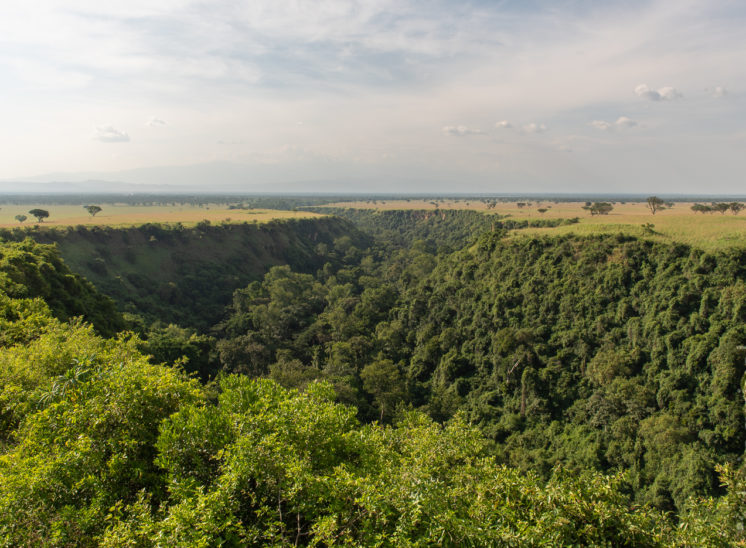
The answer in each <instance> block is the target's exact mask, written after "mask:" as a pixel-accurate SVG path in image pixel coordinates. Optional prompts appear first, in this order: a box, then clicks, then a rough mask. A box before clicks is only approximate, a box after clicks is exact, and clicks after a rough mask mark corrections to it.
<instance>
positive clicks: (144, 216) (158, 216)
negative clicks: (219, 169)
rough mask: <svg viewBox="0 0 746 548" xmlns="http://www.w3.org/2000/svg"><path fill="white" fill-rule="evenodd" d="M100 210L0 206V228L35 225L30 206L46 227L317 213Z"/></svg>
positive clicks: (214, 208)
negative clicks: (40, 212)
mask: <svg viewBox="0 0 746 548" xmlns="http://www.w3.org/2000/svg"><path fill="white" fill-rule="evenodd" d="M101 207H102V210H101V212H100V213H98V214H96V215H95V216H91V215H89V214H88V213H87V212H86V210H85V209H84V208H83V206H82V205H68V204H43V203H41V204H32V203H29V204H22V205H9V204H8V205H0V227H3V228H10V227H16V226H24V225H31V224H36V223H37V221H36V219H35V218H34V217H33V215H30V214H29V211H31V210H32V209H36V208H38V209H43V210H46V211H48V212H49V217H48V218H47V219H44V221H43V223H41V224H43V225H45V226H47V225H49V226H59V227H66V226H77V225H86V226H110V227H127V226H137V225H141V224H144V223H182V224H184V225H186V226H190V225H194V224H196V223H198V222H200V221H204V220H207V221H210V222H213V223H216V222H229V223H230V222H233V223H242V222H246V221H248V222H251V221H256V222H259V223H263V222H267V221H271V220H274V219H308V218H312V217H317V216H318V214H316V213H312V212H306V211H282V210H275V209H271V210H270V209H228V208H227V207H226V204H206V205H204V206H197V205H190V204H174V205H165V204H164V205H130V204H124V203H122V204H103V205H102V206H101ZM16 215H25V216H26V217H27V219H26V220H25V221H24V222H23V223H19V222H18V220H17V219H16V218H15V217H16Z"/></svg>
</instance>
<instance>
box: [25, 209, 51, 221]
mask: <svg viewBox="0 0 746 548" xmlns="http://www.w3.org/2000/svg"><path fill="white" fill-rule="evenodd" d="M29 214H30V215H33V216H34V217H36V220H37V221H39V222H40V223H43V222H44V219H46V218H47V217H49V211H47V210H46V209H32V210H31V211H29Z"/></svg>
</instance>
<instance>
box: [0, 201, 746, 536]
mask: <svg viewBox="0 0 746 548" xmlns="http://www.w3.org/2000/svg"><path fill="white" fill-rule="evenodd" d="M344 216H345V217H346V218H347V219H348V220H349V221H352V222H354V223H356V225H357V227H358V229H362V230H363V231H366V232H368V233H369V234H370V235H371V236H365V235H363V234H362V233H358V232H357V230H358V229H355V228H353V227H352V225H347V224H346V225H339V226H348V227H349V228H346V229H345V230H342V231H337V232H333V231H329V232H328V238H327V239H324V240H322V239H321V238H319V237H317V238H316V239H315V240H314V238H313V237H312V234H313V227H314V224H313V223H320V224H318V225H315V226H316V227H318V230H323V229H322V228H321V227H323V226H324V224H323V222H321V221H303V223H307V224H297V223H296V224H293V223H286V224H284V225H279V224H278V226H277V228H276V229H275V230H276V231H278V233H280V234H282V235H283V239H282V241H283V242H284V245H285V247H284V248H283V250H284V251H283V253H284V254H283V255H281V256H280V255H277V254H275V255H274V257H277V258H278V260H276V262H268V263H266V264H264V263H262V265H261V266H262V269H257V270H256V272H257V274H255V275H254V277H253V278H251V280H253V281H250V283H248V284H246V283H244V284H243V285H242V286H239V288H238V289H237V290H236V291H235V292H234V293H233V297H232V303H230V304H229V306H228V307H227V308H226V309H225V310H224V312H223V313H222V319H220V321H218V320H217V319H215V320H214V321H213V322H211V323H212V324H213V325H206V324H205V323H204V322H203V323H202V324H199V323H196V322H193V321H191V319H190V318H192V317H194V315H195V314H196V313H195V312H194V310H195V309H194V308H190V307H193V304H194V303H193V302H184V303H181V302H180V298H175V299H174V300H173V302H172V303H171V304H170V307H171V309H172V312H169V313H171V314H174V315H172V316H167V315H164V316H163V317H161V318H158V317H157V313H158V311H157V310H155V309H149V310H148V309H146V310H137V309H136V303H135V304H134V305H133V301H131V300H130V301H129V303H130V304H129V308H128V309H127V311H128V314H126V315H125V316H122V315H121V314H120V313H119V312H118V311H117V310H116V308H115V305H114V303H113V302H112V301H111V300H110V299H109V298H108V297H105V296H103V295H102V294H101V293H100V292H99V291H98V290H97V289H96V288H95V287H94V286H93V285H91V284H90V283H89V282H86V281H85V280H84V279H82V278H81V277H80V276H78V275H76V274H73V273H72V272H71V271H70V270H69V268H68V267H67V266H66V264H65V262H63V261H62V260H61V259H60V253H61V252H63V251H64V249H65V248H64V245H63V243H62V242H59V243H58V247H55V246H52V245H45V244H40V243H37V242H34V241H32V240H24V241H21V242H13V241H5V242H3V243H0V478H2V481H0V508H2V511H0V538H1V539H2V543H3V544H5V545H49V546H60V545H105V546H125V545H127V546H133V545H138V546H149V545H161V544H168V545H173V544H178V545H190V546H192V545H194V546H212V545H266V544H273V545H299V544H301V545H314V544H317V545H333V544H337V545H433V544H438V545H453V546H457V545H459V546H460V545H527V546H532V545H570V544H581V545H582V544H585V545H604V544H605V545H613V546H664V545H665V546H668V545H681V546H694V545H714V546H718V545H719V546H730V545H734V544H737V543H741V544H743V543H744V542H746V536H745V533H744V529H743V526H744V521H745V519H746V515H745V514H746V498H745V496H744V492H746V484H745V483H744V477H743V469H742V465H743V456H744V444H745V443H746V432H745V431H744V400H743V396H742V393H741V388H742V385H743V382H744V373H745V371H744V366H743V364H744V357H745V356H744V354H745V353H744V351H742V349H741V348H739V347H740V346H741V345H742V344H744V342H746V327H745V325H744V320H746V252H744V251H741V250H736V249H733V250H731V251H728V252H722V253H718V254H710V253H705V252H703V251H698V250H695V249H692V248H689V247H686V246H683V245H676V244H658V243H651V242H647V241H642V240H639V239H636V238H632V237H628V236H597V237H578V236H563V237H530V236H525V237H511V238H505V229H506V228H508V226H506V223H507V222H509V220H505V219H501V218H499V217H498V216H495V215H483V214H479V213H474V212H446V211H439V212H437V213H435V214H433V212H432V211H431V212H427V213H425V212H386V213H385V214H381V213H371V212H359V211H358V212H356V211H354V210H346V212H345V213H344ZM538 221H541V220H538ZM546 221H549V219H547V220H546ZM553 221H555V220H553ZM339 222H341V221H339ZM566 222H571V221H566ZM327 223H328V222H327ZM327 226H335V225H333V224H332V225H328V224H327ZM510 227H511V228H515V227H513V226H512V225H511V226H510ZM221 230H223V231H224V232H225V235H224V237H226V238H231V236H230V235H229V234H228V232H229V230H228V229H227V228H226V227H209V226H203V227H197V228H194V229H183V231H184V232H185V233H183V234H182V233H179V234H173V235H170V237H171V238H173V239H174V241H175V242H179V241H181V242H182V244H183V242H186V244H183V245H191V244H190V242H192V241H197V240H198V239H199V237H202V238H204V237H208V238H210V239H211V241H212V240H215V241H217V239H219V238H221V237H223V236H221V233H220V231H221ZM211 231H212V232H211ZM110 232H111V233H109V234H108V235H107V234H106V231H102V232H101V233H99V234H97V235H96V238H99V239H100V240H101V241H100V242H99V241H98V240H96V244H97V245H101V244H102V242H104V240H105V239H106V238H107V237H109V238H112V239H113V240H114V241H116V239H117V238H123V236H122V235H121V234H120V233H117V231H110ZM32 235H33V234H32ZM304 235H305V236H304ZM309 235H310V236H309ZM307 236H309V238H310V241H313V242H314V243H313V245H311V243H310V242H309V243H306V240H304V238H305V237H307ZM128 237H129V238H131V237H132V236H131V235H130V236H128ZM261 237H262V236H261V234H259V233H258V232H257V233H256V234H254V235H253V236H252V235H243V236H242V238H244V239H245V240H246V241H245V244H246V246H247V249H255V248H256V245H257V242H256V241H255V240H252V238H261ZM371 237H372V239H371ZM77 238H78V240H77V241H78V242H88V243H86V244H85V245H82V244H80V247H79V248H78V252H80V250H87V249H88V248H87V247H85V246H88V245H90V242H89V241H88V240H90V238H91V236H85V237H81V236H77ZM249 240H252V241H251V242H249ZM70 241H71V240H68V243H69V242H70ZM268 241H273V242H276V241H277V240H261V242H263V245H264V244H266V242H268ZM145 245H149V246H151V247H150V248H149V249H150V251H148V252H149V253H158V252H159V251H157V249H158V248H159V247H162V248H164V249H167V248H168V247H169V246H171V245H176V244H174V243H169V240H168V238H165V237H161V238H160V239H159V238H156V241H155V242H150V241H149V239H148V243H146V244H145ZM195 245H199V244H195ZM275 245H277V244H276V243H275ZM252 246H254V247H252ZM154 248H155V250H154ZM236 249H237V250H240V246H238V245H237V246H236ZM65 253H67V254H69V255H70V256H74V254H75V251H74V248H73V247H70V248H68V249H67V251H65ZM299 257H300V258H302V259H300V260H299V259H298V258H299ZM239 259H240V257H239ZM237 260H238V259H237ZM293 260H296V261H297V262H296V263H293V262H292V261H293ZM107 268H109V266H108V265H107ZM111 268H114V266H111ZM212 268H213V269H219V268H220V266H219V264H216V265H213V266H212ZM225 268H226V269H229V268H232V267H231V266H229V265H226V266H225ZM192 275H193V276H196V277H197V278H199V274H198V273H190V275H185V276H183V277H181V278H177V279H176V282H175V283H177V282H178V283H182V280H183V281H184V283H187V280H190V279H191V278H190V276H192ZM220 275H221V273H220V272H219V271H218V270H214V271H210V273H209V275H208V278H209V279H220ZM209 279H208V280H202V281H201V282H200V283H203V284H206V285H209ZM177 285H178V284H177ZM99 290H101V288H99ZM105 293H106V291H105ZM181 295H183V293H181ZM111 296H112V297H114V299H115V300H116V301H117V303H118V304H119V306H120V307H122V306H123V304H124V303H125V302H126V301H125V300H124V299H123V298H122V296H121V295H117V294H112V295H111ZM177 309H179V310H180V312H173V310H177ZM175 317H179V318H183V319H185V320H187V321H184V322H182V324H181V325H178V324H177V323H174V322H173V319H174V318H175ZM133 331H134V332H133ZM117 332H119V334H116V333H117Z"/></svg>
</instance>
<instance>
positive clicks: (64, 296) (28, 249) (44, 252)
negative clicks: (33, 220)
mask: <svg viewBox="0 0 746 548" xmlns="http://www.w3.org/2000/svg"><path fill="white" fill-rule="evenodd" d="M0 294H5V295H7V296H8V297H11V298H27V299H28V298H31V299H33V298H41V299H43V300H44V301H45V302H46V304H47V305H48V306H49V308H50V309H51V311H52V313H53V314H54V316H55V317H57V318H59V319H61V320H67V319H69V318H73V317H75V316H82V317H83V318H84V319H85V320H86V321H89V322H91V323H92V324H93V325H94V326H95V327H96V329H97V330H98V331H99V332H100V333H102V334H104V335H109V336H110V335H113V334H114V333H116V332H117V331H120V330H121V329H123V327H124V320H123V319H122V316H121V314H120V313H119V312H118V311H117V310H116V307H115V305H114V302H113V301H112V300H111V299H109V298H108V297H105V296H104V295H101V294H100V293H98V292H97V291H96V289H95V288H94V287H93V285H92V284H90V283H89V282H88V281H86V280H85V279H83V278H81V277H80V276H78V275H77V274H73V273H72V272H71V271H70V269H69V268H68V267H67V265H66V264H65V263H63V262H62V259H61V258H60V254H59V252H58V250H57V248H56V247H55V246H52V245H42V244H37V243H35V242H34V241H33V240H31V239H26V240H24V241H22V242H6V243H2V242H1V241H0ZM0 337H2V335H0Z"/></svg>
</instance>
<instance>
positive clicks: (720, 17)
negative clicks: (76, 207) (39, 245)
mask: <svg viewBox="0 0 746 548" xmlns="http://www.w3.org/2000/svg"><path fill="white" fill-rule="evenodd" d="M744 28H746V2H743V0H734V1H725V0H708V1H701V0H651V1H643V0H624V1H621V0H619V1H617V0H607V1H603V2H598V1H591V0H576V1H563V0H504V1H500V0H494V1H486V0H482V1H476V0H475V1H468V0H467V1H463V0H460V1H439V0H429V1H410V0H380V1H376V0H365V1H355V0H350V1H339V0H315V1H303V0H293V1H285V0H243V1H242V0H225V1H223V0H201V1H192V0H158V1H153V0H127V1H121V2H120V1H117V0H108V1H101V0H37V1H35V2H28V1H27V0H23V1H20V0H3V1H2V2H1V3H0V181H6V182H7V181H17V182H18V186H19V190H20V189H21V187H23V188H24V189H28V188H33V185H34V183H36V182H52V181H76V180H86V179H95V180H99V181H121V182H127V183H134V184H151V185H153V184H161V185H181V186H182V187H188V188H194V189H198V190H205V191H206V190H243V191H247V192H251V191H271V190H277V191H282V190H292V191H303V192H314V191H321V192H327V191H334V192H337V191H348V192H375V191H380V192H429V191H435V192H453V193H470V192H471V193H476V192H480V193H481V192H486V193H514V192H553V193H558V192H609V193H618V192H630V193H640V192H641V193H647V192H650V193H660V194H665V193H702V194H712V193H724V194H728V193H736V194H744V193H746V191H744V190H743V189H744V185H743V182H744V173H746V127H745V124H746V70H744V67H746V32H743V29H744ZM97 184H100V185H101V190H106V185H107V184H108V183H106V182H101V183H97ZM3 188H6V187H3Z"/></svg>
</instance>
